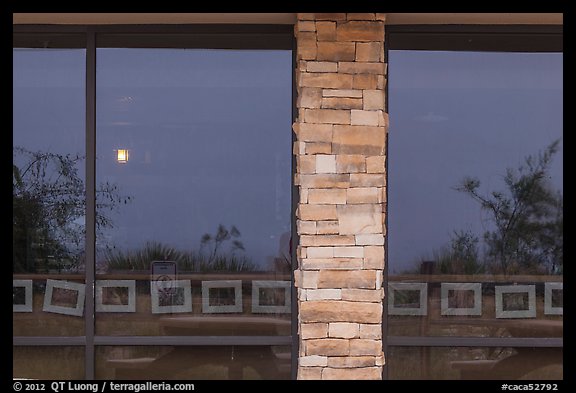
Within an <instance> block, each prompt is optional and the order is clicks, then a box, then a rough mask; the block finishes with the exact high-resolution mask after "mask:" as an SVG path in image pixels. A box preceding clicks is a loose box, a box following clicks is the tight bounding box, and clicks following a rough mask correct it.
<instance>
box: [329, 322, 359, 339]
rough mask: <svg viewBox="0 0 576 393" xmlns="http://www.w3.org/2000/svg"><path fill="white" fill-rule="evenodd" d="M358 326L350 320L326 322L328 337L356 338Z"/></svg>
mask: <svg viewBox="0 0 576 393" xmlns="http://www.w3.org/2000/svg"><path fill="white" fill-rule="evenodd" d="M359 333H360V326H359V324H357V323H350V322H331V323H329V324H328V337H332V338H356V337H358V336H359Z"/></svg>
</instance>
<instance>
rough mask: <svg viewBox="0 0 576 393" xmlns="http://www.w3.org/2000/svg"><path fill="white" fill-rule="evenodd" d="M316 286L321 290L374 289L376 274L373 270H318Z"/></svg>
mask: <svg viewBox="0 0 576 393" xmlns="http://www.w3.org/2000/svg"><path fill="white" fill-rule="evenodd" d="M317 286H318V288H319V289H321V288H358V289H370V288H372V289H374V288H375V286H376V274H375V271H374V270H350V271H344V270H320V271H319V272H318V281H317Z"/></svg>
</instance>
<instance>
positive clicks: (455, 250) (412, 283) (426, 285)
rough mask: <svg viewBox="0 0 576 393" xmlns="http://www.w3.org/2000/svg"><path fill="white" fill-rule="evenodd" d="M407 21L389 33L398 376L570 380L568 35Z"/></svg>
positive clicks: (392, 349)
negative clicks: (566, 316) (565, 144)
mask: <svg viewBox="0 0 576 393" xmlns="http://www.w3.org/2000/svg"><path fill="white" fill-rule="evenodd" d="M524 29H525V28H524ZM407 30H409V29H404V30H403V29H401V28H398V29H397V30H394V28H393V27H390V30H389V31H391V32H390V37H389V39H390V47H389V51H388V61H389V69H390V73H389V113H390V119H391V120H390V134H389V146H388V187H389V188H388V201H389V203H388V207H389V218H388V243H387V244H388V249H387V280H388V292H387V295H388V296H387V297H388V302H387V305H386V307H387V322H386V323H387V328H386V332H387V336H388V337H387V356H386V358H387V359H388V366H387V375H388V378H390V379H515V378H528V379H562V376H563V361H562V352H563V351H562V337H563V319H562V318H563V316H562V314H563V302H562V296H563V295H562V288H563V197H562V189H563V186H562V178H563V167H562V128H563V124H562V117H563V116H562V113H563V101H562V93H563V87H562V53H561V45H560V49H559V51H558V45H557V42H558V39H560V43H561V32H560V33H558V32H557V31H556V32H555V31H549V32H548V33H549V34H548V35H546V34H544V31H537V33H539V34H538V36H539V39H537V40H535V41H534V43H535V45H534V46H532V47H531V46H530V45H529V44H526V43H527V42H528V40H530V39H531V38H532V39H533V38H534V37H533V36H530V35H526V36H523V35H522V31H516V32H515V33H516V34H511V33H514V32H513V31H495V28H494V27H492V31H491V33H490V30H489V29H488V28H485V29H480V30H482V31H477V32H476V33H472V32H469V31H465V32H462V31H460V32H458V31H457V30H454V31H452V33H453V34H454V35H452V36H451V35H450V32H442V31H441V28H438V29H437V30H431V31H424V29H423V31H421V32H418V31H417V30H418V29H416V28H412V31H411V32H408V31H407ZM536 30H538V29H536ZM465 33H466V34H465ZM496 33H498V34H496ZM533 33H534V32H533ZM424 35H426V36H427V37H428V38H427V39H426V40H424V41H417V38H418V37H420V38H421V37H422V36H424ZM463 36H466V39H463V38H462V37H463ZM396 37H398V39H397V40H396V41H395V38H396ZM450 37H451V38H450ZM546 43H548V44H551V45H547V46H546V45H545V44H546ZM408 365H410V366H409V367H408Z"/></svg>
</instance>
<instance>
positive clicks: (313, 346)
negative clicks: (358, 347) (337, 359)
mask: <svg viewBox="0 0 576 393" xmlns="http://www.w3.org/2000/svg"><path fill="white" fill-rule="evenodd" d="M349 350H350V349H349V340H345V339H340V338H319V339H310V340H306V353H307V354H308V356H310V355H320V356H345V355H348V353H349Z"/></svg>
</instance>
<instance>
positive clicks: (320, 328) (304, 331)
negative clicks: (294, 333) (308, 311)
mask: <svg viewBox="0 0 576 393" xmlns="http://www.w3.org/2000/svg"><path fill="white" fill-rule="evenodd" d="M300 336H301V337H302V339H309V338H323V337H328V324H327V323H303V324H301V325H300Z"/></svg>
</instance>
